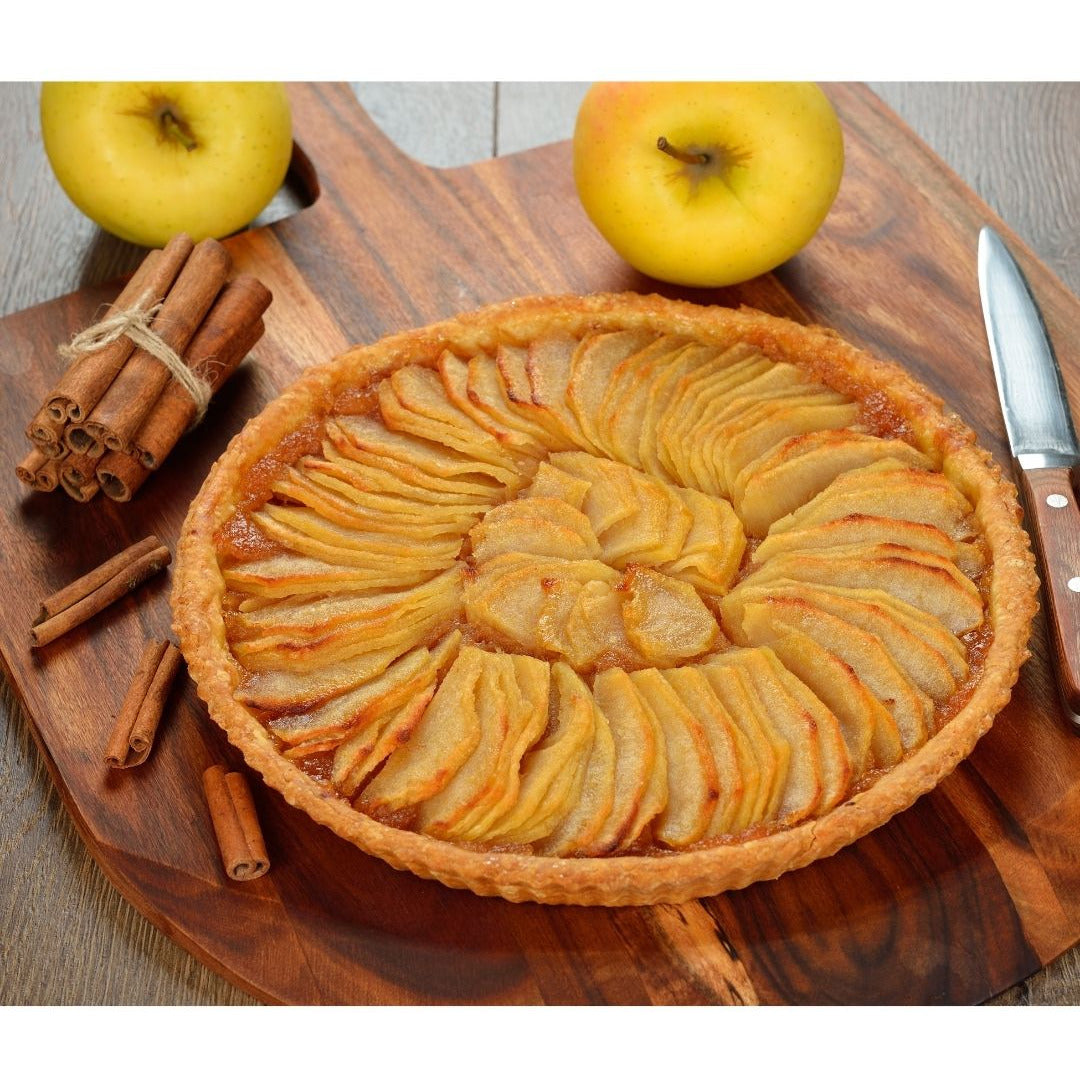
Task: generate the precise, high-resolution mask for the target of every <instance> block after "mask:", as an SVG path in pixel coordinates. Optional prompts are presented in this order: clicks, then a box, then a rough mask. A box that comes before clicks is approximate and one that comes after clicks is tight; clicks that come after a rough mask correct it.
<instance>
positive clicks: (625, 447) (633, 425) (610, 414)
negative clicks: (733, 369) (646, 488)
mask: <svg viewBox="0 0 1080 1080" xmlns="http://www.w3.org/2000/svg"><path fill="white" fill-rule="evenodd" d="M687 344H688V342H687V341H686V339H685V338H680V337H677V336H674V335H670V334H663V335H661V336H660V337H657V338H656V339H655V340H653V341H651V342H650V343H649V344H648V345H646V346H645V347H644V348H643V349H639V350H638V351H637V352H635V353H633V354H631V355H630V356H627V357H626V358H625V359H623V360H621V361H620V362H619V363H618V364H617V365H616V366H615V369H614V370H613V371H612V373H611V378H610V380H609V381H608V386H607V387H606V389H605V390H604V397H603V400H602V401H601V402H600V407H599V409H598V410H597V415H596V430H597V435H598V437H599V439H600V442H601V443H602V445H603V447H604V451H605V453H606V454H607V455H608V456H609V457H611V458H614V460H616V461H621V462H623V463H624V464H626V465H632V466H633V467H634V468H640V467H641V455H640V453H639V450H638V440H639V436H640V433H641V421H642V418H643V417H644V415H645V394H644V392H643V390H642V388H643V387H644V386H647V385H648V383H649V381H650V380H651V379H652V375H653V373H654V372H655V371H657V370H659V369H660V368H661V367H662V366H664V365H665V364H667V363H669V362H671V360H672V359H673V358H674V357H675V356H676V355H677V353H678V352H679V351H680V350H681V349H684V348H686V346H687Z"/></svg>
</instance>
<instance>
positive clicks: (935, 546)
mask: <svg viewBox="0 0 1080 1080" xmlns="http://www.w3.org/2000/svg"><path fill="white" fill-rule="evenodd" d="M884 543H892V544H903V545H904V546H905V547H909V548H914V549H915V550H917V551H929V552H930V553H931V554H933V555H938V556H940V557H941V558H943V559H948V560H949V561H950V562H953V563H956V565H957V566H958V567H959V568H960V569H961V570H962V571H963V572H964V573H965V574H966V575H977V574H978V573H980V572H981V571H982V570H983V569H985V566H986V557H985V554H984V553H983V552H982V551H981V550H980V549H979V547H978V545H976V544H972V543H966V542H964V541H957V540H953V539H952V537H950V536H948V535H947V534H946V533H944V532H942V531H941V529H939V528H938V527H937V526H936V525H926V524H924V523H922V522H919V521H905V520H903V519H902V518H892V517H877V516H875V515H872V514H846V515H845V516H844V517H838V518H833V519H832V520H831V521H823V522H821V523H820V524H817V525H808V526H807V527H805V528H802V529H788V530H786V531H785V532H773V533H771V534H770V535H769V536H766V537H765V539H764V540H762V541H761V543H760V544H758V546H757V547H756V548H755V550H754V553H753V556H752V558H751V561H752V562H753V563H755V564H760V563H763V562H767V561H768V560H769V559H770V558H772V556H773V555H779V554H781V553H782V552H785V551H810V550H816V549H819V548H834V547H838V546H840V545H842V544H884Z"/></svg>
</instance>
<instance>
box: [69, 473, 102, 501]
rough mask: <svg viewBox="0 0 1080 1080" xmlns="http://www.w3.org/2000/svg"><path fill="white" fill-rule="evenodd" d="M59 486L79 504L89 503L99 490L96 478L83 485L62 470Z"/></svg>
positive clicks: (99, 486)
mask: <svg viewBox="0 0 1080 1080" xmlns="http://www.w3.org/2000/svg"><path fill="white" fill-rule="evenodd" d="M60 486H61V487H62V488H63V489H64V491H65V492H66V493H67V494H68V495H70V496H71V498H73V499H74V500H75V501H76V502H81V503H85V502H89V501H90V500H91V499H92V498H93V497H94V496H95V495H96V494H97V493H98V492H99V491H100V490H101V485H100V484H99V483H98V482H97V478H96V477H95V478H94V479H92V480H88V481H86V482H84V483H78V482H76V481H75V480H73V479H72V478H71V475H70V474H67V473H65V472H64V470H63V469H61V470H60Z"/></svg>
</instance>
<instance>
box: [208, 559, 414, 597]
mask: <svg viewBox="0 0 1080 1080" xmlns="http://www.w3.org/2000/svg"><path fill="white" fill-rule="evenodd" d="M222 576H223V577H224V579H225V582H226V584H227V586H228V587H229V588H230V589H233V590H234V591H236V592H242V593H247V594H248V595H250V596H253V597H258V598H260V599H264V600H274V599H282V598H287V597H292V596H312V595H322V594H323V593H342V592H356V593H367V592H372V591H375V590H383V589H392V588H405V587H408V586H410V585H418V584H420V583H421V582H424V581H428V580H430V579H431V578H432V577H434V576H435V575H434V574H430V573H426V572H423V571H418V570H417V569H416V568H415V567H398V568H397V569H396V570H395V571H394V572H387V573H377V574H372V573H368V572H365V571H361V570H358V569H357V568H355V567H350V566H342V565H339V564H335V563H328V562H326V561H324V560H322V559H313V558H306V557H302V556H298V555H294V554H292V553H291V552H287V553H285V554H282V555H271V556H269V557H268V558H265V559H255V560H252V561H251V562H246V563H238V564H236V565H234V566H229V567H226V568H225V569H224V570H223V571H222Z"/></svg>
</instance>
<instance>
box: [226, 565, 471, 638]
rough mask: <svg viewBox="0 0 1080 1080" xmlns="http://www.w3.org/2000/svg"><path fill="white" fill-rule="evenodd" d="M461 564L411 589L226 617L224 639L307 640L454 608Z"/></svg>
mask: <svg viewBox="0 0 1080 1080" xmlns="http://www.w3.org/2000/svg"><path fill="white" fill-rule="evenodd" d="M464 575H465V570H464V567H462V566H460V565H455V566H452V567H450V568H449V569H448V570H445V571H444V572H443V573H441V574H438V575H436V576H435V577H433V578H432V579H431V580H430V581H427V582H424V583H423V584H421V585H417V586H415V587H414V588H411V589H402V590H396V591H387V592H379V593H376V594H374V595H362V594H354V593H345V594H333V595H329V596H316V597H313V598H301V599H298V600H289V601H278V602H275V603H273V604H269V605H266V606H263V607H260V608H259V609H258V610H255V611H247V612H241V613H239V614H235V615H232V616H230V617H229V618H228V619H227V622H226V629H227V635H228V639H229V641H230V643H232V642H236V641H248V640H260V641H262V640H266V639H270V640H271V641H274V640H275V639H276V640H313V639H317V638H319V637H322V636H323V635H324V634H325V633H326V632H327V631H330V630H333V629H335V628H336V627H339V626H346V625H348V626H352V625H364V626H368V625H371V624H372V623H373V622H376V623H379V624H382V623H383V622H384V621H386V620H391V619H396V618H401V617H403V616H406V615H408V614H409V613H410V612H412V611H415V610H417V609H430V608H431V607H433V606H434V607H436V608H439V609H443V610H454V609H456V608H457V607H459V606H460V603H461V601H462V597H463V591H462V590H463V584H464Z"/></svg>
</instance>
